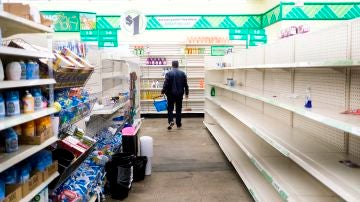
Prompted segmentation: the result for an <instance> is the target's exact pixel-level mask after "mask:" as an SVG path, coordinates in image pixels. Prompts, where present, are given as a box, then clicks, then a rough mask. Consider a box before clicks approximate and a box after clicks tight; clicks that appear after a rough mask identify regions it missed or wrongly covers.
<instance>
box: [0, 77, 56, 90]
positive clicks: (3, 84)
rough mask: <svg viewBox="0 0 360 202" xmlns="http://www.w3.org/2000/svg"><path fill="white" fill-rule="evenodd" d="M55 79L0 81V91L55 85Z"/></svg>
mask: <svg viewBox="0 0 360 202" xmlns="http://www.w3.org/2000/svg"><path fill="white" fill-rule="evenodd" d="M55 83H56V81H55V79H35V80H20V81H0V89H7V88H18V87H28V86H41V85H50V84H55Z"/></svg>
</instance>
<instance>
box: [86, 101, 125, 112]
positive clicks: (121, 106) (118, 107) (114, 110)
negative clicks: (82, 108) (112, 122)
mask: <svg viewBox="0 0 360 202" xmlns="http://www.w3.org/2000/svg"><path fill="white" fill-rule="evenodd" d="M127 103H128V101H126V102H123V103H121V104H119V105H117V106H115V107H113V108H111V109H99V110H93V111H92V112H91V115H109V114H114V113H115V112H116V111H118V110H119V109H121V108H123V107H124V106H125V105H126V104H127Z"/></svg>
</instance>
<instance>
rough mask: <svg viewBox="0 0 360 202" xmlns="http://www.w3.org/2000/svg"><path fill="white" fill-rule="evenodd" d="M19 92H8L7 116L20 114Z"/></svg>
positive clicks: (6, 101)
mask: <svg viewBox="0 0 360 202" xmlns="http://www.w3.org/2000/svg"><path fill="white" fill-rule="evenodd" d="M19 97H20V96H19V92H18V91H7V92H6V100H5V103H6V116H15V115H19V114H20V98H19Z"/></svg>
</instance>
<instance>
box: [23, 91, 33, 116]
mask: <svg viewBox="0 0 360 202" xmlns="http://www.w3.org/2000/svg"><path fill="white" fill-rule="evenodd" d="M22 101H23V103H24V113H25V114H27V113H32V112H34V105H35V100H34V97H33V96H32V95H31V93H29V91H28V90H27V91H25V96H24V97H23V99H22Z"/></svg>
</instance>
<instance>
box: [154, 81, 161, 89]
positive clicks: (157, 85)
mask: <svg viewBox="0 0 360 202" xmlns="http://www.w3.org/2000/svg"><path fill="white" fill-rule="evenodd" d="M155 88H160V84H159V81H158V80H156V82H155Z"/></svg>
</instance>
